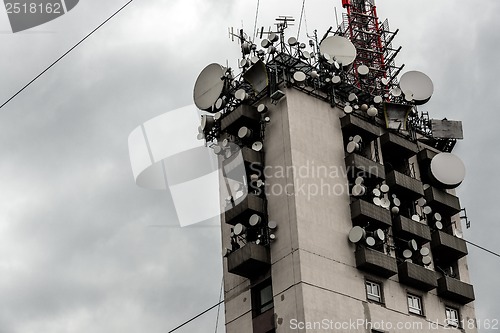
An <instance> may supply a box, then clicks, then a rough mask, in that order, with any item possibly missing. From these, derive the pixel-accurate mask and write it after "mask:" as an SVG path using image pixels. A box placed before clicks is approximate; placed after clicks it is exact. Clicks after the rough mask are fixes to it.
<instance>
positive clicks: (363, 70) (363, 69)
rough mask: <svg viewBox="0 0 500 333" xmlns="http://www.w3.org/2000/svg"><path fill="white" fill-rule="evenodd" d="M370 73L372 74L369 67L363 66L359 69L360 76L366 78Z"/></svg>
mask: <svg viewBox="0 0 500 333" xmlns="http://www.w3.org/2000/svg"><path fill="white" fill-rule="evenodd" d="M368 73H370V68H368V66H366V65H361V66H359V67H358V74H359V75H361V76H366V75H368Z"/></svg>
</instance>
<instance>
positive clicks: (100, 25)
mask: <svg viewBox="0 0 500 333" xmlns="http://www.w3.org/2000/svg"><path fill="white" fill-rule="evenodd" d="M132 1H134V0H130V1H129V2H127V3H126V4H124V5H123V6H122V7H121V8H120V9H118V10H117V11H116V12H114V13H113V15H111V16H110V17H108V18H107V19H106V20H105V21H104V22H102V23H101V24H99V25H98V26H97V28H95V29H94V30H92V31H91V32H90V33H89V34H87V35H86V36H85V37H83V38H82V39H81V40H80V41H79V42H78V43H76V44H75V45H74V46H73V47H72V48H70V49H69V50H68V51H66V52H65V53H64V54H63V55H62V56H60V57H59V58H57V60H56V61H54V62H53V63H52V64H50V65H49V66H48V67H47V68H45V69H44V70H43V71H42V72H41V73H40V74H38V75H37V76H35V78H34V79H33V80H31V81H30V82H28V83H27V84H26V85H25V86H24V87H22V88H21V89H19V90H18V91H17V92H16V93H15V94H14V95H12V97H10V98H9V99H8V100H6V101H5V102H4V103H3V104H2V105H0V109H1V108H3V107H4V106H5V105H7V103H9V102H10V101H12V100H13V99H14V98H16V96H17V95H19V94H20V93H21V92H23V91H24V89H26V88H28V87H29V86H30V85H31V84H32V83H33V82H35V81H36V80H38V78H40V76H42V75H43V74H45V72H47V71H48V70H49V69H51V68H52V67H53V66H54V65H55V64H57V63H58V62H59V61H61V60H62V59H63V58H64V57H66V56H67V55H68V54H69V53H70V52H71V51H73V50H74V49H76V48H77V47H78V46H79V45H80V44H81V43H83V42H84V41H85V40H86V39H87V38H89V37H90V36H91V35H93V34H94V32H96V31H97V30H99V28H101V27H102V26H103V25H105V24H106V23H107V22H108V21H109V20H111V19H112V18H113V17H114V16H115V15H117V14H118V13H119V12H121V11H122V10H123V9H125V7H127V6H128V5H129V4H130V3H132Z"/></svg>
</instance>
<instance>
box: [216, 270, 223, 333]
mask: <svg viewBox="0 0 500 333" xmlns="http://www.w3.org/2000/svg"><path fill="white" fill-rule="evenodd" d="M223 290H224V277H222V282H221V284H220V293H219V307H218V308H217V319H216V320H215V333H217V331H218V328H219V314H220V304H221V303H220V302H221V301H222V291H223Z"/></svg>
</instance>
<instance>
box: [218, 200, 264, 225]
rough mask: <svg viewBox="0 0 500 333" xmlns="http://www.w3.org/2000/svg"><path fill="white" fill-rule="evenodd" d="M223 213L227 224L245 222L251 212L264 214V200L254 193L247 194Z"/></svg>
mask: <svg viewBox="0 0 500 333" xmlns="http://www.w3.org/2000/svg"><path fill="white" fill-rule="evenodd" d="M224 214H225V215H224V217H225V221H226V223H228V224H231V225H236V224H237V223H243V224H245V223H246V222H247V221H248V219H249V218H250V216H251V215H253V214H258V215H260V216H264V215H265V205H264V200H263V199H261V198H259V197H257V196H255V195H252V194H248V195H247V196H246V197H245V198H244V199H243V200H242V201H241V202H239V203H238V204H236V205H235V206H234V207H233V208H231V209H229V210H227V211H226V212H225V213H224Z"/></svg>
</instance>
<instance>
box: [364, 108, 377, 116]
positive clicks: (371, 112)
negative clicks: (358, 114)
mask: <svg viewBox="0 0 500 333" xmlns="http://www.w3.org/2000/svg"><path fill="white" fill-rule="evenodd" d="M366 113H367V114H368V115H369V116H370V117H376V116H377V115H378V109H377V108H376V107H374V106H373V105H372V106H371V107H370V108H369V109H368V111H366Z"/></svg>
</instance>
